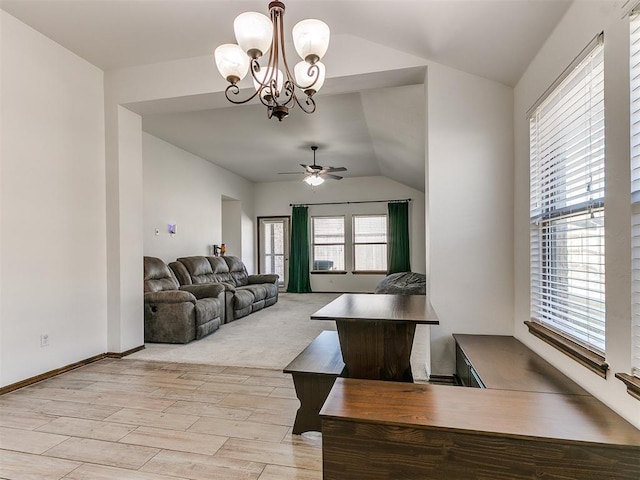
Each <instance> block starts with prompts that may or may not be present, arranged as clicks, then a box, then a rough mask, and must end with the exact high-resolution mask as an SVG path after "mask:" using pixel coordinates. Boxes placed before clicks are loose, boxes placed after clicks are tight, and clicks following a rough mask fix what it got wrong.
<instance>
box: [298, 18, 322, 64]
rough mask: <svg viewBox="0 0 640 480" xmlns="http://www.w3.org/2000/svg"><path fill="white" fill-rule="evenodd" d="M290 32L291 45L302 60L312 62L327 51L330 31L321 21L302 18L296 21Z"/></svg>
mask: <svg viewBox="0 0 640 480" xmlns="http://www.w3.org/2000/svg"><path fill="white" fill-rule="evenodd" d="M291 33H292V35H293V45H294V46H295V47H296V52H298V55H300V58H302V60H304V61H306V62H309V63H311V64H314V63H316V62H317V61H318V60H320V59H321V58H322V57H324V54H325V53H327V49H328V48H329V37H330V35H331V32H330V30H329V26H328V25H327V24H326V23H324V22H323V21H321V20H316V19H315V18H309V19H307V20H302V21H301V22H298V23H296V25H295V27H293V30H292V32H291Z"/></svg>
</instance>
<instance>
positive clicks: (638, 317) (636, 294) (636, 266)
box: [630, 14, 640, 377]
mask: <svg viewBox="0 0 640 480" xmlns="http://www.w3.org/2000/svg"><path fill="white" fill-rule="evenodd" d="M630 73H631V203H632V205H631V212H632V217H631V235H632V239H631V246H632V263H631V265H632V267H633V283H632V286H633V298H632V302H633V303H632V318H633V320H632V324H631V328H632V330H633V331H632V348H633V352H632V374H633V375H634V376H636V377H640V14H634V15H633V16H632V17H631V72H630Z"/></svg>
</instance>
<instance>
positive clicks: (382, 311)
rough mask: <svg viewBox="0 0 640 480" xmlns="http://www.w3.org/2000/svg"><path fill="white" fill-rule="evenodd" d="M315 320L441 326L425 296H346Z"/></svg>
mask: <svg viewBox="0 0 640 480" xmlns="http://www.w3.org/2000/svg"><path fill="white" fill-rule="evenodd" d="M311 319H312V320H363V321H364V320H376V321H388V322H407V323H416V324H418V323H422V324H429V325H438V324H439V323H440V322H439V320H438V316H437V315H436V312H435V311H434V310H433V307H432V306H431V302H429V300H428V299H427V297H426V296H425V295H391V294H368V293H345V294H343V295H341V296H339V297H338V298H336V299H335V300H334V301H332V302H331V303H329V304H328V305H325V306H324V307H322V308H321V309H320V310H318V311H317V312H316V313H314V314H313V315H311Z"/></svg>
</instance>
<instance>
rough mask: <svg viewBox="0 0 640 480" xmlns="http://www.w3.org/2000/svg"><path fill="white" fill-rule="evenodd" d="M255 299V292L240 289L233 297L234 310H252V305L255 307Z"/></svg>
mask: <svg viewBox="0 0 640 480" xmlns="http://www.w3.org/2000/svg"><path fill="white" fill-rule="evenodd" d="M253 299H254V296H253V292H251V291H250V290H246V289H238V290H236V293H235V295H234V296H233V309H234V310H241V309H243V308H247V307H249V308H251V305H253Z"/></svg>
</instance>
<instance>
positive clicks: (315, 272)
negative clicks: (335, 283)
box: [311, 270, 347, 275]
mask: <svg viewBox="0 0 640 480" xmlns="http://www.w3.org/2000/svg"><path fill="white" fill-rule="evenodd" d="M346 274H347V271H346V270H311V275H346Z"/></svg>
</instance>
